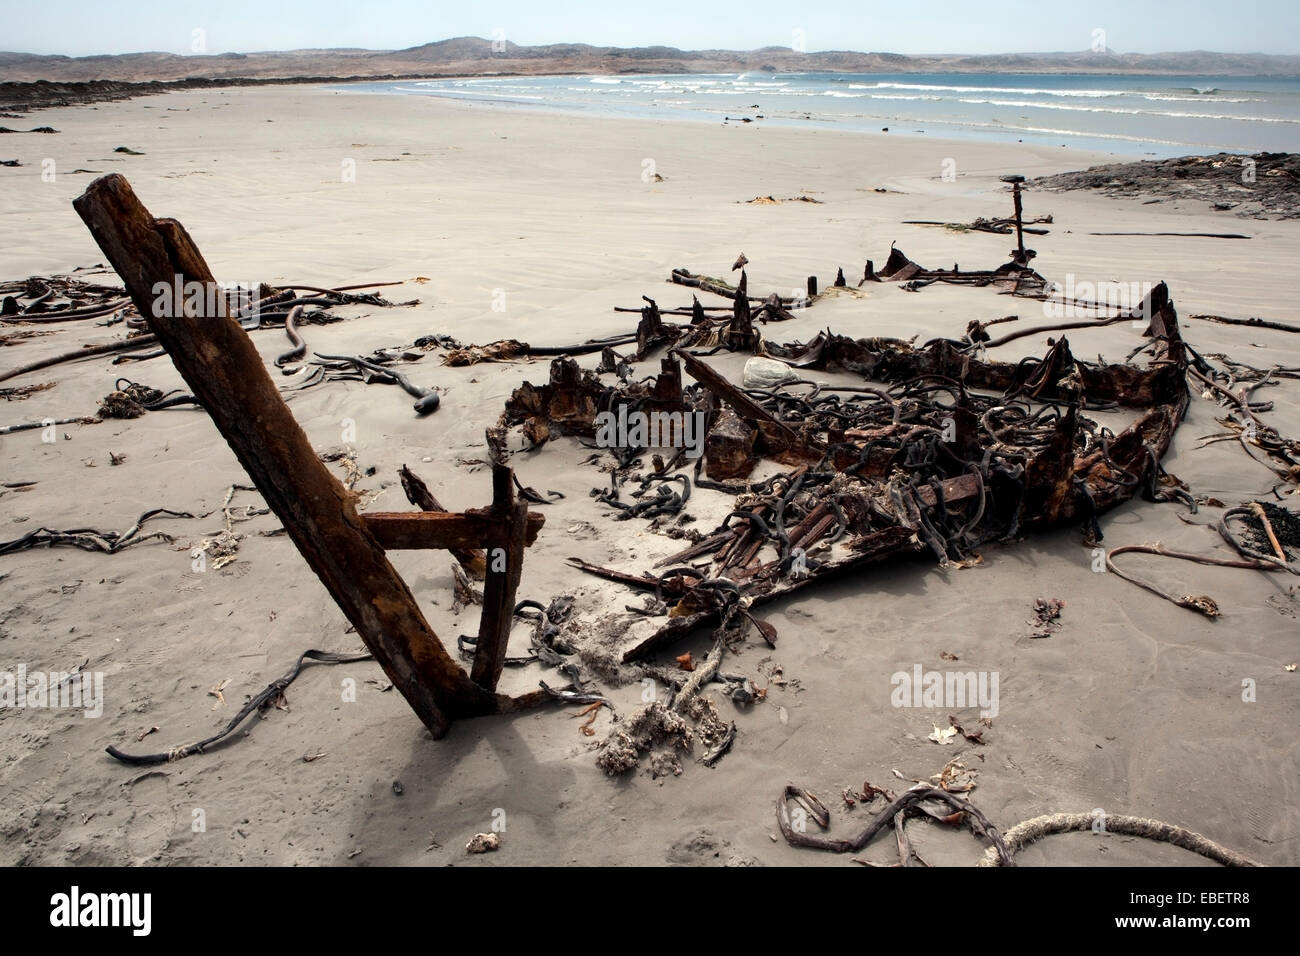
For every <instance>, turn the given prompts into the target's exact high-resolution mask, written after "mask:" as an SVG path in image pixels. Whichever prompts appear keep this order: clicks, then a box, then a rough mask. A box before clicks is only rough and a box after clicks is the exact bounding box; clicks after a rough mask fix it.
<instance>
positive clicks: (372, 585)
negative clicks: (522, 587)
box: [73, 174, 534, 737]
mask: <svg viewBox="0 0 1300 956" xmlns="http://www.w3.org/2000/svg"><path fill="white" fill-rule="evenodd" d="M73 207H74V208H75V209H76V211H77V213H78V214H79V215H80V216H81V218H82V219H83V220H84V221H85V223H86V225H87V227H89V229H90V232H91V235H92V236H94V238H95V241H96V242H97V243H98V244H99V247H100V249H102V250H103V252H104V254H105V256H107V257H108V261H109V262H110V263H111V264H112V266H113V268H114V269H115V270H116V271H117V274H118V275H119V276H120V277H121V278H122V280H123V282H124V283H125V284H126V288H127V291H128V292H129V293H130V295H131V300H132V301H133V302H134V303H135V306H136V308H137V309H138V310H139V312H140V314H141V315H142V316H145V317H146V319H147V320H148V322H149V326H150V328H151V330H152V331H153V332H154V334H155V335H157V337H158V341H159V342H160V343H162V345H163V347H164V348H166V349H167V352H168V354H169V355H170V356H171V358H172V361H173V362H174V363H175V365H176V368H177V369H178V370H179V371H180V373H181V376H182V377H183V378H184V379H185V382H186V384H187V385H188V386H189V388H190V390H191V391H192V392H193V393H194V395H195V396H196V397H197V398H198V399H199V401H200V402H201V403H202V405H203V407H204V408H205V409H206V410H207V412H208V414H209V415H210V416H211V417H212V421H213V423H214V424H215V425H216V426H217V429H218V430H219V431H220V432H221V434H222V436H223V437H224V438H225V439H226V442H227V443H228V444H229V445H230V447H231V450H232V451H234V453H235V455H236V457H237V458H238V459H239V462H240V464H241V465H243V466H244V469H245V470H246V471H247V472H248V475H249V477H250V478H252V480H253V482H254V484H256V485H257V488H258V490H259V491H260V492H261V493H262V496H263V497H264V498H265V499H266V503H267V505H268V506H269V507H270V508H271V510H272V511H274V512H275V514H276V516H277V517H278V518H279V519H280V520H281V522H283V524H284V527H285V529H286V530H287V531H288V533H289V536H290V538H291V539H292V540H293V543H294V544H295V545H296V546H297V548H298V550H299V551H300V552H301V553H302V555H303V557H304V558H306V560H307V563H308V564H309V565H310V566H311V569H312V570H313V571H314V572H315V573H316V575H317V577H319V578H320V580H321V583H322V584H324V585H325V588H326V589H327V590H328V591H329V593H330V595H331V596H332V597H333V598H334V600H335V601H336V602H337V603H338V605H339V607H340V608H341V609H342V610H343V613H344V614H345V615H346V616H347V618H348V620H349V621H351V622H352V624H353V626H354V627H355V628H356V630H357V634H358V635H359V636H360V637H361V639H362V640H363V641H364V642H365V644H366V646H367V647H368V648H369V649H370V650H371V652H373V653H374V655H375V659H376V661H378V663H379V665H380V666H381V667H382V668H383V670H384V673H385V674H386V675H387V676H388V679H389V680H391V681H392V682H393V685H394V686H395V687H397V689H398V690H399V691H400V692H401V693H402V695H403V696H404V697H405V698H406V700H407V702H408V703H409V704H410V705H411V707H412V708H413V709H414V710H415V712H416V714H417V715H419V717H420V719H421V720H422V721H423V722H424V724H425V725H426V726H427V727H428V728H429V731H430V732H431V733H432V734H433V736H434V737H442V736H443V735H445V734H446V732H447V730H448V728H449V726H450V723H451V721H452V720H454V719H455V718H458V717H469V716H475V715H482V714H490V713H500V712H505V711H509V710H517V709H520V708H521V707H523V706H527V705H529V704H531V703H533V702H534V697H528V698H520V699H513V700H512V699H511V698H507V697H502V696H501V695H497V694H494V693H492V692H490V691H488V690H486V689H485V688H483V687H481V686H480V685H479V684H477V683H475V682H474V681H473V680H471V679H470V677H469V675H468V674H466V673H465V672H464V671H463V670H461V669H460V667H459V666H457V664H456V662H455V660H453V658H452V657H451V655H450V654H449V653H448V652H447V650H446V649H445V648H444V647H443V645H442V642H441V641H440V640H439V639H438V635H437V634H435V633H434V631H433V629H432V628H431V627H430V626H429V624H428V622H427V621H426V620H425V619H424V615H423V614H422V613H421V612H420V609H419V606H418V605H417V603H416V601H415V598H414V596H413V595H412V594H411V591H410V589H409V588H408V587H407V586H406V583H405V582H404V581H403V580H402V578H401V576H400V575H399V574H398V573H397V571H396V570H395V569H394V568H393V566H392V565H391V564H390V563H389V561H388V559H387V557H386V556H385V555H384V549H383V546H382V545H381V544H380V543H379V541H377V540H376V539H375V537H374V535H372V534H371V533H370V532H369V531H368V530H367V526H366V521H365V519H364V518H362V516H361V515H360V514H358V513H357V510H356V506H355V503H354V496H353V495H352V494H351V493H350V492H348V491H347V490H346V489H345V488H344V487H343V486H342V484H340V483H339V481H338V480H337V479H336V478H335V477H334V476H333V475H332V474H330V472H329V471H328V470H327V469H326V467H325V466H324V464H323V463H322V462H321V461H320V459H318V458H317V457H316V453H315V451H314V450H313V449H312V447H311V444H310V442H308V440H307V436H306V435H305V434H304V433H303V430H302V428H301V427H300V426H299V425H298V423H297V422H296V421H295V420H294V418H293V414H292V413H291V412H290V410H289V408H288V406H286V405H285V403H284V401H283V399H282V398H281V396H280V393H279V390H278V389H277V388H276V385H275V383H274V382H273V381H272V380H271V377H270V375H268V374H267V371H266V368H265V366H264V365H263V362H262V358H261V356H260V355H259V354H258V352H257V349H256V348H254V346H253V343H252V341H251V340H250V339H249V337H248V335H247V333H245V332H244V330H243V329H242V328H240V326H239V324H238V323H237V322H236V321H235V320H233V319H232V318H230V317H229V315H227V314H226V312H225V305H224V302H225V297H224V296H223V295H219V294H217V293H218V292H219V286H217V284H216V281H215V279H214V278H213V275H212V271H211V269H209V268H208V265H207V263H206V262H205V261H204V259H203V256H202V254H201V253H200V252H199V250H198V248H197V247H196V246H195V244H194V242H193V240H192V239H191V238H190V236H189V235H188V233H186V231H185V229H184V227H182V226H181V224H180V223H178V222H175V221H174V220H168V219H161V220H157V219H154V217H153V216H152V215H150V213H149V211H148V210H147V209H146V208H145V207H144V205H143V204H142V203H141V202H140V200H139V199H138V198H137V197H136V195H135V193H134V191H133V190H132V189H131V186H130V184H129V183H128V182H127V181H126V179H125V178H124V177H122V176H120V175H116V174H113V175H109V176H101V177H100V178H99V179H96V180H95V181H94V182H92V183H91V184H90V185H89V186H88V187H87V188H86V191H85V192H84V193H83V194H82V195H81V196H79V197H77V198H76V199H75V200H73ZM189 282H194V283H198V284H199V286H200V287H201V288H202V289H203V290H205V291H206V292H208V293H210V295H207V296H204V297H203V299H204V300H205V302H208V303H211V302H215V303H217V311H216V313H215V314H206V313H205V311H204V303H203V302H196V301H195V299H197V298H198V297H190V296H186V295H184V294H183V293H182V289H183V287H184V284H185V283H189ZM156 288H158V289H161V290H164V291H162V292H161V295H160V294H159V293H158V292H155V289H156ZM155 302H157V303H158V304H159V305H161V306H165V307H166V308H165V309H159V310H158V312H155V309H154V305H155ZM168 312H170V317H167V313H168ZM159 313H162V315H161V316H160V315H159Z"/></svg>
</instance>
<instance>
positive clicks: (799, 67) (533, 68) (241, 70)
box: [0, 37, 1300, 83]
mask: <svg viewBox="0 0 1300 956" xmlns="http://www.w3.org/2000/svg"><path fill="white" fill-rule="evenodd" d="M750 70H764V71H768V72H782V73H786V72H799V73H806V72H835V73H1129V74H1155V75H1159V74H1196V75H1208V76H1297V75H1300V55H1278V54H1265V53H1212V52H1209V51H1205V50H1193V51H1190V52H1183V53H1116V52H1114V51H1113V50H1105V51H1103V52H1100V53H1098V52H1092V51H1084V52H1060V53H1002V54H996V55H961V54H944V55H934V56H904V55H902V54H897V53H860V52H855V51H851V50H834V51H823V52H819V53H798V52H796V51H794V50H791V49H788V48H786V47H764V48H762V49H759V50H749V51H738V50H678V49H676V48H675V47H665V46H652V47H603V46H592V45H590V44H586V43H553V44H549V45H546V46H519V45H517V44H515V43H511V42H509V41H505V42H503V43H500V44H494V42H493V41H491V40H485V39H483V38H482V37H455V38H453V39H449V40H439V41H437V42H436V43H425V44H422V45H420V46H414V47H410V48H409V49H405V50H358V49H333V50H287V51H279V52H265V53H225V54H219V55H210V56H201V55H194V56H179V55H177V54H174V53H128V54H122V55H117V56H83V57H67V56H57V55H41V54H34V53H0V81H8V82H11V83H12V82H31V81H35V80H49V81H55V82H86V81H91V80H106V81H116V82H132V83H140V82H150V81H171V80H184V79H222V78H235V77H240V78H249V79H273V78H296V77H304V76H312V77H344V76H347V77H372V76H380V75H411V74H420V75H426V76H448V75H458V76H464V75H489V74H498V73H522V74H538V73H551V74H555V73H587V74H617V73H741V72H748V71H750Z"/></svg>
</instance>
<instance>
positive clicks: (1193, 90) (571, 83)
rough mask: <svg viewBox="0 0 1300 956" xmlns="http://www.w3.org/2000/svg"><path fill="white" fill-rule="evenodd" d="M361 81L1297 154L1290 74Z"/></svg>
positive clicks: (566, 105) (707, 111)
mask: <svg viewBox="0 0 1300 956" xmlns="http://www.w3.org/2000/svg"><path fill="white" fill-rule="evenodd" d="M361 86H363V87H366V88H368V89H370V90H372V91H374V92H382V93H393V94H400V95H410V96H442V97H448V98H454V99H459V100H473V101H475V102H480V103H485V104H493V105H496V106H499V107H506V108H511V109H530V110H546V111H561V112H567V113H586V114H595V115H612V116H632V117H672V118H680V119H693V120H699V121H707V122H714V123H721V122H723V121H724V120H725V119H726V118H727V117H730V118H731V120H732V121H736V120H738V119H739V118H741V117H749V118H751V119H753V120H754V121H755V122H757V123H769V124H780V125H787V126H789V125H793V126H809V125H813V126H822V127H828V128H834V129H842V130H851V131H879V130H880V129H881V128H882V127H886V126H887V127H889V129H890V131H891V132H895V133H899V134H903V135H925V136H936V137H942V138H950V139H952V138H958V139H966V138H974V139H983V140H1000V141H1006V140H1010V141H1012V142H1014V141H1017V140H1021V141H1023V142H1026V143H1035V144H1046V145H1052V146H1061V145H1064V146H1070V147H1076V148H1081V149H1096V150H1102V151H1106V152H1113V153H1117V154H1123V155H1125V156H1139V157H1140V156H1156V157H1168V156H1180V155H1184V154H1187V153H1192V152H1207V151H1216V150H1226V151H1230V152H1239V153H1254V152H1259V151H1261V150H1269V151H1279V152H1297V151H1300V77H1288V78H1276V77H1269V78H1265V77H1222V76H1216V77H1207V76H1118V75H1102V76H1098V75H1091V74H1089V75H1062V74H1015V75H1009V74H919V73H908V74H879V73H871V74H852V73H774V74H768V73H763V72H750V73H743V74H739V75H737V74H734V73H733V74H686V75H683V74H676V75H670V76H649V75H637V76H528V77H475V78H465V79H445V80H427V81H406V82H397V83H370V84H361ZM350 88H351V89H356V88H357V87H356V86H351V87H350ZM758 116H762V117H763V118H762V119H757V117H758Z"/></svg>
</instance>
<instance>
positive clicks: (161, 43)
mask: <svg viewBox="0 0 1300 956" xmlns="http://www.w3.org/2000/svg"><path fill="white" fill-rule="evenodd" d="M890 7H893V8H894V9H895V10H901V11H903V13H904V14H905V15H910V16H912V17H914V18H915V19H903V18H901V17H899V16H897V15H891V13H890V12H889V9H890ZM0 23H2V24H3V25H4V28H3V31H0V50H15V51H21V52H29V53H65V54H69V55H74V56H84V55H87V54H92V53H135V52H140V51H145V50H157V51H166V52H171V53H190V52H191V51H192V43H193V37H194V31H195V30H196V29H201V30H203V31H205V33H204V35H205V38H206V45H207V52H209V53H225V52H232V51H233V52H241V53H244V52H249V51H254V50H289V49H301V48H310V47H344V46H351V47H367V48H371V49H400V48H402V47H410V46H417V45H419V44H421V43H427V42H429V41H432V40H442V39H446V38H448V37H454V36H467V35H469V36H481V37H486V38H488V39H491V38H492V37H493V36H494V31H496V30H501V31H504V34H505V37H506V38H507V39H509V40H512V41H514V42H515V43H520V44H525V45H529V44H537V43H561V42H577V43H593V44H602V45H611V46H647V45H651V44H664V45H667V46H676V47H681V48H682V49H702V48H709V47H718V48H724V49H753V48H755V47H760V46H790V45H791V43H792V37H794V35H795V34H794V31H796V30H802V31H803V37H804V40H805V43H806V48H807V49H808V50H810V51H815V50H863V51H889V52H895V53H1009V52H1043V51H1060V50H1085V49H1088V48H1090V47H1091V46H1092V44H1093V31H1094V30H1096V29H1101V30H1104V31H1105V41H1106V44H1107V45H1108V46H1109V47H1110V48H1111V49H1113V50H1118V51H1120V52H1126V53H1127V52H1143V53H1152V52H1160V51H1168V50H1197V49H1200V50H1219V51H1224V52H1236V53H1246V52H1251V53H1296V52H1300V3H1297V0H1249V2H1244V3H1242V2H1236V3H1234V2H1224V0H1163V2H1161V0H1092V2H1087V3H1084V2H1078V0H1071V2H1061V0H1038V2H1028V0H993V2H989V0H983V2H981V0H926V2H924V3H911V4H908V3H903V4H897V3H894V4H889V3H884V2H876V0H839V2H836V3H817V2H793V0H745V2H724V3H705V2H701V0H587V2H571V3H546V2H538V0H497V2H494V0H484V2H480V0H459V2H455V3H444V2H438V0H223V2H215V0H213V2H197V3H196V2H188V0H129V2H122V0H117V2H115V0H57V2H39V3H38V2H33V0H0Z"/></svg>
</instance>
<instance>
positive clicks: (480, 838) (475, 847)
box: [465, 833, 501, 853]
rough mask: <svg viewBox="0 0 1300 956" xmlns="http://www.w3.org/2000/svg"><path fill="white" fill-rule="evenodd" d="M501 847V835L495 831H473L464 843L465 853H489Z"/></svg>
mask: <svg viewBox="0 0 1300 956" xmlns="http://www.w3.org/2000/svg"><path fill="white" fill-rule="evenodd" d="M499 849H501V837H499V836H497V834H495V833H475V834H474V835H473V836H472V837H470V840H469V842H468V843H466V844H465V852H466V853H490V852H492V851H494V850H499Z"/></svg>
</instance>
